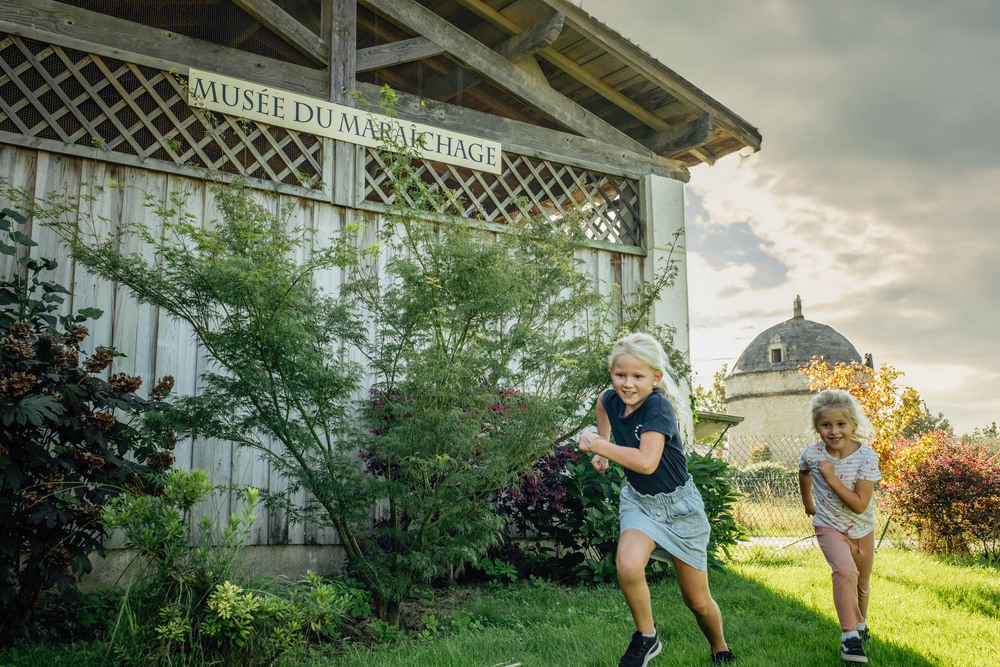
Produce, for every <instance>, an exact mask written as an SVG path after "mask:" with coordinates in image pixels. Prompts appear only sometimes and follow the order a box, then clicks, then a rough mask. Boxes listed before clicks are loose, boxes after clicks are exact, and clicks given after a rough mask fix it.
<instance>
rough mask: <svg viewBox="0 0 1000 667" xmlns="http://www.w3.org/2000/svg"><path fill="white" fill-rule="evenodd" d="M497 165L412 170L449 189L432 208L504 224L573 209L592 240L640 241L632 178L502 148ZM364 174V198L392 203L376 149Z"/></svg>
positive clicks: (428, 165)
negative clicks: (490, 169) (488, 169)
mask: <svg viewBox="0 0 1000 667" xmlns="http://www.w3.org/2000/svg"><path fill="white" fill-rule="evenodd" d="M502 165H503V166H502V169H501V173H500V174H489V173H484V172H480V171H476V170H473V169H467V168H464V167H457V166H454V165H449V164H444V163H442V162H432V161H430V160H419V162H418V166H417V176H418V177H419V178H420V179H422V180H423V181H425V182H427V183H433V184H437V185H439V186H440V187H442V188H443V189H445V190H446V191H449V192H450V193H451V195H450V196H449V197H448V198H446V200H445V201H444V202H443V203H442V206H441V210H439V211H436V212H437V213H450V214H455V215H460V216H461V217H464V218H469V219H474V220H484V221H488V222H497V223H504V224H510V223H515V222H517V221H518V220H521V219H522V218H524V217H532V216H538V215H544V216H547V217H549V218H550V219H553V220H560V219H563V218H566V217H567V216H571V215H577V216H579V217H580V219H582V221H583V224H585V225H586V230H585V231H586V234H587V236H588V237H589V238H591V239H593V240H595V241H605V242H608V243H613V244H618V245H628V246H642V224H641V218H640V216H639V184H638V182H637V181H635V180H634V179H630V178H626V177H624V176H611V175H608V174H602V173H599V172H596V171H593V170H590V169H585V168H582V167H574V166H570V165H566V164H559V163H555V162H552V161H550V160H542V159H537V158H530V157H527V156H524V155H517V154H513V153H506V152H505V153H503V154H502ZM364 178H365V183H364V193H363V197H362V198H363V200H364V202H366V203H368V204H375V205H376V206H385V205H388V204H390V203H392V188H391V187H390V185H391V184H390V183H389V180H388V179H389V175H388V173H387V170H386V165H385V163H384V161H383V158H382V156H381V154H380V152H379V151H378V150H377V149H373V148H368V149H366V151H365V169H364ZM408 203H411V202H408Z"/></svg>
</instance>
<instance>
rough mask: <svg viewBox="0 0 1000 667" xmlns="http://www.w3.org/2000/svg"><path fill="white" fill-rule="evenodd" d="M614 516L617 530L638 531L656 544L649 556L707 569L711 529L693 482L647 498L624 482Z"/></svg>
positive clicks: (690, 481) (692, 480)
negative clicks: (675, 560) (617, 525)
mask: <svg viewBox="0 0 1000 667" xmlns="http://www.w3.org/2000/svg"><path fill="white" fill-rule="evenodd" d="M618 517H619V521H620V522H621V531H620V532H625V531H626V530H628V529H629V528H635V529H637V530H641V531H642V532H643V533H645V534H646V535H648V536H649V537H651V538H652V539H653V541H654V542H656V547H655V548H654V549H653V553H652V555H651V556H650V557H651V558H655V559H656V560H665V561H669V560H670V559H671V557H675V558H678V559H680V560H682V561H684V562H685V563H687V564H688V565H690V566H691V567H693V568H695V569H696V570H707V569H708V538H709V535H710V533H711V528H710V527H709V525H708V517H707V516H706V515H705V503H704V501H702V499H701V493H699V492H698V487H696V486H695V485H694V479H692V478H691V477H690V476H688V480H687V482H686V483H685V484H684V485H683V486H679V487H677V488H676V489H674V490H673V491H671V492H670V493H658V494H656V495H653V496H648V495H646V494H644V493H639V492H638V491H636V490H635V489H633V488H632V485H631V484H628V483H626V484H625V486H623V487H622V490H621V494H620V505H619V509H618Z"/></svg>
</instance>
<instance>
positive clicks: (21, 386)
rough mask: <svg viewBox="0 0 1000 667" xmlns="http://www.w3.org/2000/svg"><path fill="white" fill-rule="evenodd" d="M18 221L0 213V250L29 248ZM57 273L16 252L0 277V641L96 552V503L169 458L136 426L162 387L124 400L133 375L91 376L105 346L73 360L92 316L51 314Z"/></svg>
mask: <svg viewBox="0 0 1000 667" xmlns="http://www.w3.org/2000/svg"><path fill="white" fill-rule="evenodd" d="M0 189H2V188H0ZM25 222H26V220H25V218H24V217H23V216H22V215H20V214H19V213H17V212H16V211H13V210H11V209H4V210H3V211H2V212H0V231H2V232H3V233H4V237H5V238H6V239H7V240H8V241H9V242H10V243H7V242H4V241H2V240H0V254H2V255H6V256H10V257H13V256H15V255H16V254H17V252H18V251H17V246H24V247H27V246H34V245H36V244H35V243H34V242H33V241H31V240H30V239H29V238H28V237H27V236H25V235H24V234H23V233H21V232H20V231H18V230H17V229H16V228H15V227H14V226H13V224H12V223H17V224H19V225H23V224H25ZM56 266H57V265H56V262H54V261H52V260H50V259H35V258H32V257H30V256H22V257H20V258H19V259H18V260H17V270H16V272H15V273H14V274H13V275H12V276H11V277H10V278H7V279H5V280H3V281H2V282H0V643H10V642H11V641H13V640H14V639H15V638H16V637H17V636H18V635H19V634H20V633H21V632H23V630H24V628H25V627H26V625H27V624H28V623H29V622H30V620H31V616H32V614H33V613H34V610H35V609H36V607H37V606H38V604H39V601H40V598H41V594H42V592H43V591H45V590H47V589H50V588H52V587H55V588H58V589H59V590H60V591H65V590H67V589H68V588H69V587H70V586H71V585H72V584H73V583H74V582H75V580H76V577H77V575H80V574H83V573H86V572H89V571H90V569H91V563H90V554H91V553H93V552H95V551H96V552H98V553H101V554H103V552H104V548H103V546H102V541H103V539H104V538H105V537H106V531H105V527H104V525H103V524H102V522H101V521H100V513H101V508H102V507H103V506H104V504H105V503H106V502H108V500H109V499H111V498H113V497H115V496H117V495H118V494H120V493H122V492H123V489H124V488H126V487H128V488H140V487H142V486H144V485H145V482H144V481H143V480H144V478H145V476H146V475H147V474H148V473H149V472H150V470H151V469H164V468H167V467H169V466H170V465H171V464H172V462H173V456H172V455H171V454H170V451H169V450H171V449H173V446H174V438H173V435H172V434H171V433H169V432H168V431H164V430H162V429H159V428H151V427H149V424H148V423H146V422H145V420H144V416H145V415H147V414H152V413H155V412H157V411H163V410H166V409H167V408H169V405H168V404H167V403H165V402H163V401H162V399H163V398H164V397H165V396H166V394H167V393H168V392H169V389H170V386H172V382H173V380H172V379H170V378H165V379H164V381H163V382H161V383H160V384H157V386H156V387H155V388H154V389H153V391H152V392H151V395H150V399H149V400H146V399H143V398H140V397H139V396H137V395H136V393H135V392H136V391H137V390H138V389H139V387H140V385H141V384H142V378H140V377H130V376H128V375H125V374H124V373H117V374H113V375H111V377H110V379H109V380H105V379H104V378H103V377H101V375H100V374H102V373H103V372H104V371H105V369H106V368H108V366H109V365H110V364H111V363H112V361H113V360H114V357H115V354H116V353H115V351H114V350H113V349H110V348H100V347H99V348H97V351H96V352H94V353H93V354H92V355H90V356H89V357H86V358H84V359H81V349H80V345H81V343H82V342H83V341H84V339H85V338H86V337H87V334H88V331H87V327H85V326H83V322H85V321H87V320H88V319H96V318H98V317H100V316H101V314H102V313H101V311H99V310H97V309H94V308H89V309H83V310H80V311H79V312H77V313H76V314H70V315H63V316H59V315H58V311H59V310H60V308H61V306H62V304H63V300H64V296H65V295H68V294H69V292H68V291H67V290H66V289H65V288H64V287H63V286H62V285H59V284H58V283H55V282H51V281H47V280H45V279H44V276H45V273H46V272H48V271H52V270H53V269H55V268H56Z"/></svg>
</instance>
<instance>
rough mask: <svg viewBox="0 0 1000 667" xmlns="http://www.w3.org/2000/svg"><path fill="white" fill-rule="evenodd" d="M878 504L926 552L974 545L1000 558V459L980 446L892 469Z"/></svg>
mask: <svg viewBox="0 0 1000 667" xmlns="http://www.w3.org/2000/svg"><path fill="white" fill-rule="evenodd" d="M883 502H884V503H885V504H886V506H887V507H888V509H889V511H890V512H891V513H892V515H893V517H895V518H896V519H897V520H898V521H899V522H900V523H901V524H902V525H903V526H904V527H906V528H908V529H910V530H912V531H914V532H916V533H917V535H918V537H919V541H920V546H921V548H922V549H924V550H925V551H929V552H933V553H938V552H945V553H963V552H966V551H968V549H969V545H970V544H973V543H978V544H979V545H980V546H981V547H982V548H983V550H984V553H985V554H986V556H987V558H989V559H991V560H997V559H998V558H1000V455H996V454H990V452H989V451H988V450H987V448H986V447H985V446H984V445H983V444H981V443H970V444H952V445H950V446H948V447H945V448H944V449H943V450H942V451H941V452H940V453H939V455H936V456H933V457H931V458H928V459H926V460H923V461H920V462H918V463H917V464H916V465H914V466H912V467H910V468H904V469H899V470H897V473H896V479H895V481H894V482H892V483H890V484H888V485H887V489H886V495H885V498H884V500H883Z"/></svg>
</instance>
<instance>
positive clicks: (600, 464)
mask: <svg viewBox="0 0 1000 667" xmlns="http://www.w3.org/2000/svg"><path fill="white" fill-rule="evenodd" d="M590 465H591V467H593V469H594V470H596V471H597V472H599V473H601V474H602V475H603V474H604V473H606V472H607V471H608V460H607V459H606V458H604V457H603V456H601V455H600V454H594V458H592V459H590Z"/></svg>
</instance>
